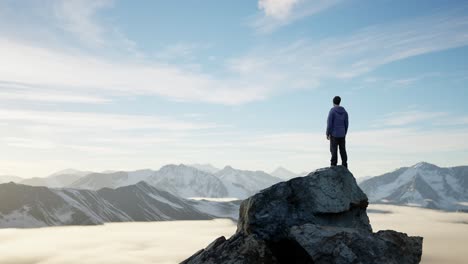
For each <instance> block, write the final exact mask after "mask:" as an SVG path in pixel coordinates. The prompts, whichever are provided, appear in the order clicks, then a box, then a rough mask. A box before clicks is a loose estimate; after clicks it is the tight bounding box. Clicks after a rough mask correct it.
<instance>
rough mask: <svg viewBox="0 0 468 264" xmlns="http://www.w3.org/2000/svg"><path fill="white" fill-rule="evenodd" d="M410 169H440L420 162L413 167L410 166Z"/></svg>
mask: <svg viewBox="0 0 468 264" xmlns="http://www.w3.org/2000/svg"><path fill="white" fill-rule="evenodd" d="M411 168H417V169H440V167H439V166H437V165H434V164H432V163H429V162H425V161H421V162H418V163H416V164H415V165H413V166H411Z"/></svg>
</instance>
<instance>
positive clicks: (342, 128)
mask: <svg viewBox="0 0 468 264" xmlns="http://www.w3.org/2000/svg"><path fill="white" fill-rule="evenodd" d="M340 103H341V98H340V97H339V96H335V97H334V98H333V107H332V109H330V112H329V113H328V120H327V140H329V141H330V152H331V160H330V161H331V166H336V164H337V163H338V147H339V148H340V156H341V164H342V165H343V166H345V167H346V168H347V167H348V155H347V154H346V133H347V132H348V124H349V122H348V113H347V112H346V110H345V109H344V107H342V106H340Z"/></svg>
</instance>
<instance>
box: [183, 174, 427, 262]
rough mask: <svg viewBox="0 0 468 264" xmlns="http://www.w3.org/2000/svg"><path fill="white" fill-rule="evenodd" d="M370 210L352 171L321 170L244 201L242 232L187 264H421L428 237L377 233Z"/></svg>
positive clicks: (196, 255)
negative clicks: (424, 245) (369, 215)
mask: <svg viewBox="0 0 468 264" xmlns="http://www.w3.org/2000/svg"><path fill="white" fill-rule="evenodd" d="M367 205H368V202H367V196H366V195H365V194H364V193H363V192H362V191H361V189H360V188H359V187H358V185H357V183H356V180H355V178H354V177H353V175H352V174H351V173H350V172H349V171H348V170H347V169H346V168H344V167H341V166H338V167H332V168H325V169H320V170H317V171H315V172H312V173H310V174H309V175H308V176H305V177H298V178H294V179H292V180H289V181H287V182H281V183H278V184H275V185H273V186H271V187H270V188H267V189H264V190H262V191H261V192H259V193H257V194H256V195H254V196H252V197H250V198H248V199H246V200H245V201H243V202H242V204H241V207H240V212H239V222H238V226H237V231H236V233H235V234H234V235H233V236H232V237H231V238H229V239H227V240H226V239H225V238H224V237H220V238H218V239H216V240H215V241H214V242H213V243H211V244H210V245H209V246H208V247H206V248H205V249H202V250H200V251H199V252H197V253H195V254H194V255H193V256H191V257H190V258H188V259H187V260H185V261H183V262H182V263H185V264H198V263H213V264H214V263H324V264H325V263H343V264H344V263H356V264H357V263H395V264H396V263H398V264H405V263H408V264H409V263H419V261H420V260H421V255H422V240H423V239H422V237H409V236H407V235H406V234H404V233H399V232H396V231H391V230H386V231H379V232H377V233H373V232H372V228H371V225H370V223H369V218H368V217H367V213H366V208H367Z"/></svg>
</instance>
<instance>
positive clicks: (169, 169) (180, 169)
mask: <svg viewBox="0 0 468 264" xmlns="http://www.w3.org/2000/svg"><path fill="white" fill-rule="evenodd" d="M147 181H148V183H150V184H151V185H153V186H155V187H157V188H158V189H161V190H165V191H168V192H171V193H173V194H175V195H178V196H180V197H184V198H189V197H227V195H228V191H227V189H226V187H225V186H224V185H223V183H222V182H221V180H219V179H218V178H217V177H216V176H214V175H213V174H211V173H208V172H205V171H201V170H198V169H196V168H193V167H189V166H186V165H183V164H181V165H166V166H164V167H162V168H161V169H160V170H159V171H157V172H155V174H153V175H152V176H151V177H150V178H148V179H147Z"/></svg>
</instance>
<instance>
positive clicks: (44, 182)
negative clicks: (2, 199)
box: [18, 169, 92, 188]
mask: <svg viewBox="0 0 468 264" xmlns="http://www.w3.org/2000/svg"><path fill="white" fill-rule="evenodd" d="M90 173H92V172H89V171H79V170H75V169H66V170H61V171H58V172H56V173H53V174H51V175H49V176H47V177H44V178H41V177H34V178H29V179H23V180H21V181H19V182H18V183H21V184H26V185H30V186H45V187H52V188H59V187H65V186H68V185H69V184H71V183H73V182H74V181H76V180H78V179H80V178H81V177H84V176H86V175H87V174H90Z"/></svg>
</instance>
